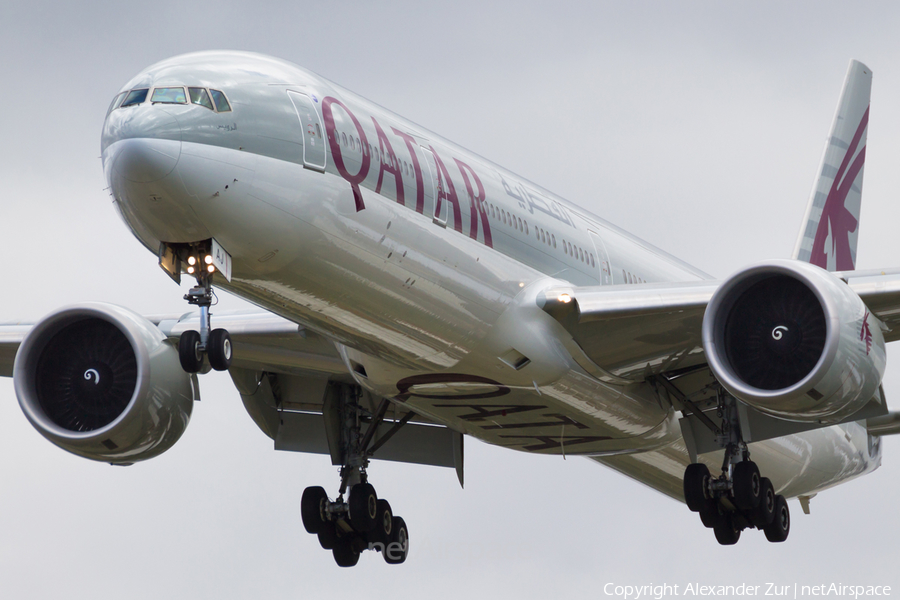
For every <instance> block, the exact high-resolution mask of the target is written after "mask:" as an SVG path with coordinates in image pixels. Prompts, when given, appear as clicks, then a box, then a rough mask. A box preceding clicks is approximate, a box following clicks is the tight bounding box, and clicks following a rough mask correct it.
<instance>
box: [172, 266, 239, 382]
mask: <svg viewBox="0 0 900 600" xmlns="http://www.w3.org/2000/svg"><path fill="white" fill-rule="evenodd" d="M200 254H201V255H203V253H202V252H201V253H200ZM192 259H193V262H191V261H192ZM187 262H188V264H189V265H190V267H189V268H188V272H189V273H191V274H193V275H194V277H195V278H196V279H197V285H196V286H194V287H192V288H191V289H190V291H189V292H188V293H187V294H185V295H184V299H185V300H187V301H188V304H190V305H192V306H199V307H200V331H193V330H190V331H185V332H184V333H183V334H181V338H180V339H179V340H178V357H179V358H180V359H181V368H183V369H184V370H185V371H187V372H188V373H198V372H200V370H201V369H202V368H203V358H204V356H207V357H208V358H209V366H211V367H212V368H213V369H215V370H216V371H226V370H228V367H230V366H231V355H232V348H231V336H229V335H228V332H227V331H226V330H224V329H212V330H210V329H211V328H210V316H211V315H210V312H209V308H210V306H212V299H213V291H212V276H213V273H214V272H215V269H214V268H213V267H212V266H211V265H210V266H209V268H202V267H199V263H200V261H199V260H198V259H197V258H196V257H195V256H194V255H193V254H191V255H190V256H189V257H188V261H187ZM195 264H198V268H197V269H195V268H194V265H195ZM195 270H196V273H195V272H194V271H195Z"/></svg>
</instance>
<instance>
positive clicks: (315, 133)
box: [288, 90, 325, 171]
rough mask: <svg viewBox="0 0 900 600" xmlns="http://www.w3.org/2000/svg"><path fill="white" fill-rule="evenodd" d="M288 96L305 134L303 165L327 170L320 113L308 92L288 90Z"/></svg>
mask: <svg viewBox="0 0 900 600" xmlns="http://www.w3.org/2000/svg"><path fill="white" fill-rule="evenodd" d="M288 97H289V98H290V99H291V103H292V104H293V105H294V110H295V111H297V117H298V118H299V119H300V127H301V128H302V135H303V166H304V167H306V168H308V169H313V170H315V171H324V170H325V136H324V128H323V127H322V122H321V121H320V120H319V114H318V113H317V112H316V109H315V108H314V107H313V103H312V100H311V99H310V97H309V96H307V95H306V94H301V93H300V92H294V91H290V90H288Z"/></svg>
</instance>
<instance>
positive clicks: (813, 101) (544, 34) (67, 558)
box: [0, 0, 900, 598]
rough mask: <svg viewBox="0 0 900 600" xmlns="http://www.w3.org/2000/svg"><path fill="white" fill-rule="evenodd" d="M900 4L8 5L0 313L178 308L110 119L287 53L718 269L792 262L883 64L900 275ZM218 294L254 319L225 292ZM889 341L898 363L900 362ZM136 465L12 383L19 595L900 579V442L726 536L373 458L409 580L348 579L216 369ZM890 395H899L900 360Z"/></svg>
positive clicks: (883, 197)
mask: <svg viewBox="0 0 900 600" xmlns="http://www.w3.org/2000/svg"><path fill="white" fill-rule="evenodd" d="M898 17H900V9H898V8H896V7H895V5H894V3H889V2H883V3H876V2H859V3H852V4H851V3H849V2H840V3H838V2H791V3H784V2H753V3H750V2H732V3H723V2H665V3H663V2H581V3H570V2H559V1H557V2H518V3H505V4H501V3H485V2H473V1H467V0H464V1H454V2H446V3H442V4H441V5H440V6H432V5H431V4H430V3H422V2H392V3H376V2H359V3H355V2H334V1H333V2H328V3H318V4H313V3H309V2H296V1H294V2H284V3H275V2H265V1H257V2H233V1H231V0H223V1H219V2H206V3H202V4H201V3H196V4H187V3H185V2H170V1H155V2H144V3H125V2H91V3H63V2H40V1H33V2H28V3H25V2H21V3H19V2H15V3H9V2H8V3H5V4H3V5H2V7H0V55H2V56H3V59H2V62H0V135H2V139H3V142H4V143H3V144H2V145H0V183H2V186H3V187H2V195H0V207H2V213H0V214H2V223H3V224H4V226H3V228H2V235H0V253H2V254H0V255H2V256H3V258H4V260H3V276H4V282H5V283H4V284H3V287H2V289H3V293H2V294H0V320H9V319H15V318H22V319H26V320H35V319H37V318H40V317H41V316H42V315H43V314H45V313H47V312H49V311H50V310H53V309H55V308H57V307H59V306H61V305H64V304H69V303H74V302H80V301H87V300H103V301H109V302H114V303H117V304H122V305H126V306H129V307H130V308H133V309H135V310H137V311H139V312H143V313H159V312H179V311H182V310H184V309H185V304H184V302H183V301H182V300H181V295H182V293H183V291H181V290H178V289H177V288H176V286H175V285H174V284H172V283H171V281H170V280H169V279H167V278H166V277H165V275H164V274H163V273H162V272H161V271H160V270H159V268H158V267H157V266H156V260H155V257H154V256H153V255H151V254H149V253H147V252H146V251H145V250H143V248H142V247H141V246H140V245H139V244H138V243H137V242H136V241H135V240H134V239H133V238H132V236H131V234H130V233H129V232H128V231H127V229H126V228H125V226H124V225H123V224H122V223H121V222H120V221H119V220H118V218H117V217H116V215H115V213H114V211H113V209H112V207H111V206H110V202H109V198H108V195H107V193H106V192H105V191H104V188H105V187H106V184H105V181H104V179H103V174H102V170H101V165H100V161H99V159H98V157H99V154H100V151H99V145H100V142H99V134H100V127H101V124H102V120H103V117H104V114H105V111H106V108H107V106H108V104H109V102H110V100H111V99H112V98H113V96H114V95H115V93H116V92H117V90H118V89H119V87H120V86H121V85H123V84H124V82H125V81H127V80H128V79H129V78H130V77H132V76H133V75H134V74H136V73H137V72H138V71H140V70H141V69H143V68H145V67H146V66H148V65H150V64H151V63H153V62H156V61H158V60H161V59H164V58H167V57H169V56H172V55H175V54H180V53H183V52H189V51H194V50H204V49H216V48H229V49H240V50H252V51H257V52H263V53H267V54H272V55H275V56H278V57H282V58H286V59H289V60H292V61H294V62H297V63H298V64H301V65H303V66H305V67H307V68H310V69H312V70H313V71H316V72H317V73H319V74H321V75H323V76H325V77H327V78H329V79H332V80H333V81H335V82H337V83H340V84H341V85H344V86H345V87H348V88H349V89H352V90H354V91H356V92H358V93H360V94H362V95H364V96H366V97H368V98H370V99H371V100H373V101H375V102H378V103H379V104H382V105H384V106H386V107H388V108H390V109H392V110H394V111H396V112H398V113H400V114H402V115H404V116H406V117H408V118H410V119H412V120H414V121H416V122H418V123H420V124H421V125H423V126H425V127H427V128H429V129H431V130H433V131H436V132H438V133H440V134H442V135H444V136H445V137H447V138H449V139H451V140H453V141H455V142H457V143H460V144H461V145H463V146H465V147H467V148H470V149H471V150H473V151H475V152H477V153H479V154H482V155H484V156H486V157H488V158H490V159H491V160H493V161H495V162H497V163H499V164H501V165H504V166H506V167H508V168H510V169H511V170H512V171H514V172H517V173H519V174H521V175H523V176H525V177H527V178H529V179H531V180H533V181H535V182H537V183H539V184H541V185H543V186H544V187H546V188H548V189H550V190H553V191H555V192H557V193H559V194H561V195H563V196H564V197H566V198H568V199H570V200H572V201H574V202H576V203H578V204H580V205H582V206H585V207H586V208H589V209H590V210H592V211H593V212H595V213H597V214H599V215H601V216H603V217H605V218H606V219H608V220H610V221H612V222H613V223H616V224H617V225H620V226H622V227H624V228H625V229H627V230H629V231H631V232H633V233H634V234H636V235H638V236H640V237H643V238H645V239H647V240H649V241H651V242H653V243H655V244H656V245H658V246H660V247H662V248H663V249H665V250H667V251H669V252H672V253H673V254H675V255H677V256H679V257H681V258H683V259H685V260H687V261H688V262H691V263H693V264H695V265H696V266H698V267H700V268H701V269H703V270H705V271H707V272H709V273H711V274H713V275H715V276H717V277H724V276H727V275H728V274H729V273H730V272H732V271H734V270H736V269H738V268H740V267H742V266H744V265H746V264H749V263H751V262H753V261H756V260H761V259H765V258H772V257H784V256H789V254H790V252H791V251H792V249H793V244H794V241H795V237H796V234H797V231H798V229H799V226H800V221H801V219H802V217H803V213H804V209H805V204H806V199H807V196H808V193H809V189H810V186H811V184H812V180H813V176H814V174H815V170H816V166H817V164H818V161H819V158H820V156H821V151H822V145H823V142H824V139H825V136H826V134H827V133H828V127H829V126H830V122H831V118H832V115H833V111H834V107H835V104H836V102H837V98H838V93H839V91H840V85H841V83H842V81H843V77H844V73H845V71H846V68H847V63H848V61H849V60H850V59H851V58H856V59H859V60H861V61H863V62H865V63H866V64H868V65H869V66H870V67H871V68H872V69H873V71H874V84H873V92H872V112H871V121H870V131H869V137H868V144H869V148H868V151H867V154H866V157H867V161H866V162H867V164H866V171H865V182H864V189H863V198H864V204H863V209H862V218H861V228H862V235H861V238H860V243H859V265H858V266H859V267H860V268H875V267H884V266H897V265H900V236H898V235H897V222H898V216H900V209H898V206H897V202H898V198H897V190H898V188H900V185H898V183H900V182H898V178H900V169H898V168H897V166H896V165H897V162H898V158H900V103H898V102H897V98H900V60H898V58H900V44H898V43H897V31H900V18H898ZM223 305H225V306H228V307H237V306H240V305H241V304H240V302H239V301H238V300H236V299H232V298H224V299H223ZM898 357H900V354H898V353H897V351H896V350H892V351H891V356H890V359H893V361H894V362H896V361H898V360H900V358H898ZM201 388H202V395H203V401H202V402H201V403H200V404H198V405H197V406H196V408H195V411H194V416H193V419H192V422H191V424H190V427H189V428H188V430H187V433H186V434H185V435H184V437H183V438H182V440H181V441H180V442H179V443H178V444H177V445H176V446H175V447H174V448H173V449H172V450H170V451H169V452H168V453H166V454H165V455H163V456H162V457H159V458H157V459H155V460H152V461H149V462H147V463H143V464H139V465H136V466H133V467H130V468H113V467H110V466H107V465H103V464H97V463H92V462H89V461H85V460H83V459H79V458H76V457H74V456H72V455H69V454H67V453H65V452H63V451H62V450H59V449H57V448H55V447H54V446H52V445H50V444H49V443H48V442H45V441H44V439H43V438H42V437H41V436H40V435H39V434H38V433H37V432H35V431H34V430H33V429H32V428H31V426H30V425H29V424H28V423H27V421H26V420H25V418H24V416H23V415H22V413H21V412H20V410H19V408H18V404H17V403H16V399H15V394H14V392H13V386H12V381H11V380H9V379H4V380H0V422H2V423H3V435H2V436H0V596H2V597H4V598H49V597H66V598H82V597H83V598H97V597H116V598H156V597H160V596H163V595H164V596H165V597H173V598H205V597H210V598H212V597H215V598H223V597H234V598H242V597H251V596H252V597H259V596H266V597H277V598H282V597H290V598H306V597H310V598H314V597H323V596H324V595H325V594H336V593H353V594H360V595H361V594H365V595H367V596H371V597H376V598H377V597H388V596H389V595H391V596H392V597H412V596H413V595H417V596H427V597H438V598H440V597H446V598H451V597H460V596H465V597H522V598H547V597H551V596H552V597H560V598H563V597H569V596H574V595H576V594H577V595H581V596H586V597H590V598H595V597H596V598H599V597H603V590H602V588H603V585H604V584H606V583H608V582H614V583H637V584H649V583H672V584H679V585H681V586H683V585H684V584H686V583H688V582H698V581H699V582H701V583H730V584H740V583H749V584H763V583H765V582H768V581H773V582H778V583H782V584H793V583H794V582H798V583H800V584H819V583H831V582H834V583H844V584H851V583H852V584H872V585H876V584H877V585H892V586H894V589H895V591H897V590H900V577H898V575H897V574H896V573H897V565H898V563H900V561H898V559H900V549H898V544H897V542H896V540H897V534H898V530H900V512H898V510H897V497H898V493H900V443H898V442H897V441H896V440H893V439H888V440H886V442H885V444H884V446H885V464H884V466H883V467H882V468H881V469H880V470H878V471H876V472H875V473H874V474H872V475H870V476H868V477H865V478H863V479H861V480H858V481H854V482H850V483H848V484H846V485H844V486H840V487H839V488H836V489H834V490H830V491H827V492H825V493H822V494H820V495H819V496H818V497H817V498H815V499H814V500H813V501H812V514H811V515H809V516H805V515H802V514H801V513H800V509H799V505H797V504H796V503H795V502H792V503H791V510H792V515H793V516H794V522H793V529H792V532H791V537H790V539H789V540H788V541H787V542H786V543H785V544H779V545H776V544H769V543H767V542H766V541H765V538H764V536H763V535H762V533H758V532H750V531H747V532H744V536H743V539H742V540H741V541H740V543H739V544H738V545H737V546H735V547H731V548H722V547H720V546H719V545H718V544H717V543H716V542H715V539H714V537H713V534H712V532H711V531H710V530H707V529H704V528H703V527H702V526H701V524H700V522H699V519H698V518H697V516H696V515H694V514H692V513H690V512H689V511H688V510H687V508H685V507H684V506H682V505H679V504H677V503H675V502H673V501H671V500H669V499H667V498H665V497H663V496H661V495H659V494H657V493H656V492H654V491H652V490H650V489H648V488H645V487H643V486H642V485H640V484H637V483H635V482H633V481H630V480H628V479H627V478H625V477H623V476H621V475H618V474H616V473H613V472H612V471H609V470H607V469H605V468H603V467H601V466H599V465H596V464H594V463H592V462H590V461H587V460H577V459H572V458H570V459H569V460H567V461H563V460H562V459H561V458H548V457H535V456H525V455H522V454H518V453H515V452H512V451H509V450H503V449H498V448H492V447H488V446H485V445H483V444H480V443H478V442H474V441H471V440H468V445H467V449H466V450H467V452H466V462H467V473H466V489H465V490H464V491H463V490H460V489H459V486H458V484H457V483H456V478H455V476H454V474H453V473H452V472H451V471H450V470H443V469H437V468H429V467H420V466H408V465H396V464H391V463H376V464H375V466H374V467H373V468H372V469H371V471H370V472H371V476H372V478H373V481H374V483H375V484H376V486H377V489H378V490H379V494H380V495H382V496H384V497H386V498H388V499H389V500H390V501H391V504H392V506H393V507H394V509H395V511H396V512H397V513H398V514H400V515H401V516H403V517H404V518H405V519H406V521H407V523H408V525H409V529H410V535H411V539H412V550H411V554H410V558H409V560H408V561H407V564H405V565H403V566H400V567H389V566H387V565H385V564H384V563H383V561H382V560H381V558H380V556H378V555H374V554H372V553H367V554H365V555H363V557H362V559H361V560H360V564H359V566H358V567H356V568H355V569H351V570H341V569H338V568H337V567H336V566H335V565H334V563H333V560H332V558H331V555H330V553H328V552H325V551H323V550H321V549H320V548H319V547H318V544H317V542H316V540H315V538H313V537H312V536H310V535H307V534H306V533H305V532H304V531H303V528H302V525H301V523H300V519H299V514H298V513H299V511H298V505H299V499H300V495H301V493H302V491H303V488H304V487H306V486H307V485H324V486H326V487H327V488H329V489H331V488H333V487H334V486H335V482H336V481H337V475H336V472H335V470H334V469H333V468H332V467H331V466H330V465H329V464H328V463H329V461H328V459H327V458H325V457H319V456H309V455H299V454H288V453H280V452H278V453H276V452H275V451H274V450H272V443H271V441H270V440H269V439H268V438H267V437H265V436H264V435H263V434H262V433H261V432H260V431H258V430H257V429H256V427H255V425H254V424H253V422H252V421H251V420H250V419H249V417H247V415H246V413H245V412H244V410H243V408H242V406H241V403H240V399H239V396H238V395H237V393H236V392H235V391H234V389H233V387H232V385H231V382H230V380H229V378H228V377H227V376H223V375H221V374H210V375H207V376H204V377H203V378H202V381H201ZM885 389H886V393H887V395H888V398H889V402H891V403H892V404H893V406H894V407H895V408H896V407H897V406H900V365H897V364H892V362H891V360H889V366H888V375H887V377H886V381H885Z"/></svg>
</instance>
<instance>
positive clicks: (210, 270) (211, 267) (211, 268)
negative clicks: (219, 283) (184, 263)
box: [206, 265, 216, 273]
mask: <svg viewBox="0 0 900 600" xmlns="http://www.w3.org/2000/svg"><path fill="white" fill-rule="evenodd" d="M206 270H207V271H209V272H210V273H214V272H215V270H216V268H215V267H214V266H213V265H209V266H208V267H206Z"/></svg>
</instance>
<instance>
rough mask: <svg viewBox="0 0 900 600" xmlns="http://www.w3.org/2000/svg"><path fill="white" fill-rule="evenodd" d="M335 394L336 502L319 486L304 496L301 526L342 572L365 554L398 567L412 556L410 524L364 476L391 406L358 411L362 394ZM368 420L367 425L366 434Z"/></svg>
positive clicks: (342, 390) (343, 391) (383, 404)
mask: <svg viewBox="0 0 900 600" xmlns="http://www.w3.org/2000/svg"><path fill="white" fill-rule="evenodd" d="M336 394H338V395H340V398H338V399H336V402H337V404H338V405H339V408H338V410H337V411H336V413H337V414H339V415H340V417H339V418H340V429H341V434H340V439H341V442H340V445H341V448H340V450H339V453H340V456H341V463H342V466H341V485H340V488H339V490H338V496H337V498H336V499H335V500H331V499H329V498H328V494H327V493H326V492H325V490H324V489H323V488H321V487H318V486H316V487H308V488H306V489H305V490H304V491H303V496H302V498H301V500H300V516H301V518H302V520H303V527H304V528H305V529H306V531H307V532H308V533H311V534H313V535H315V536H317V537H318V538H319V544H320V545H321V546H322V548H324V549H325V550H331V552H332V554H333V555H334V561H335V562H336V563H337V564H338V566H340V567H352V566H355V565H356V563H357V562H359V556H360V554H362V553H363V552H364V551H366V550H374V551H376V552H381V555H382V557H383V558H384V561H385V562H386V563H388V564H391V565H396V564H400V563H402V562H404V561H405V560H406V557H407V555H408V554H409V531H408V530H407V528H406V522H405V521H404V520H403V518H402V517H398V516H396V515H394V512H393V510H392V509H391V505H390V503H389V502H388V501H387V500H384V499H382V498H379V497H378V495H377V494H376V493H375V488H374V487H373V486H372V484H370V483H369V481H368V476H367V473H366V468H367V467H368V464H369V456H370V455H371V453H372V452H373V451H374V449H375V448H376V447H377V446H378V445H379V443H378V442H375V443H374V444H373V440H374V434H375V431H376V429H377V428H378V425H379V424H380V423H381V422H382V421H383V419H384V415H385V412H386V411H387V408H388V406H389V402H388V401H387V400H382V401H381V403H380V405H379V406H378V409H377V410H376V411H375V413H374V414H372V413H368V412H367V411H365V410H364V409H363V408H362V407H360V404H359V396H358V394H359V391H358V389H355V388H354V389H352V390H350V389H347V388H340V389H339V391H338V392H336ZM332 397H334V396H332ZM327 402H328V400H327V399H326V403H327ZM364 419H365V420H368V421H369V426H368V428H367V429H366V431H365V433H363V432H362V422H363V420H364ZM401 423H403V422H401ZM401 426H402V425H401ZM395 427H397V426H396V425H395ZM389 435H390V434H389ZM348 489H349V494H347V498H346V500H345V498H344V495H345V494H346V493H347V491H348Z"/></svg>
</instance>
